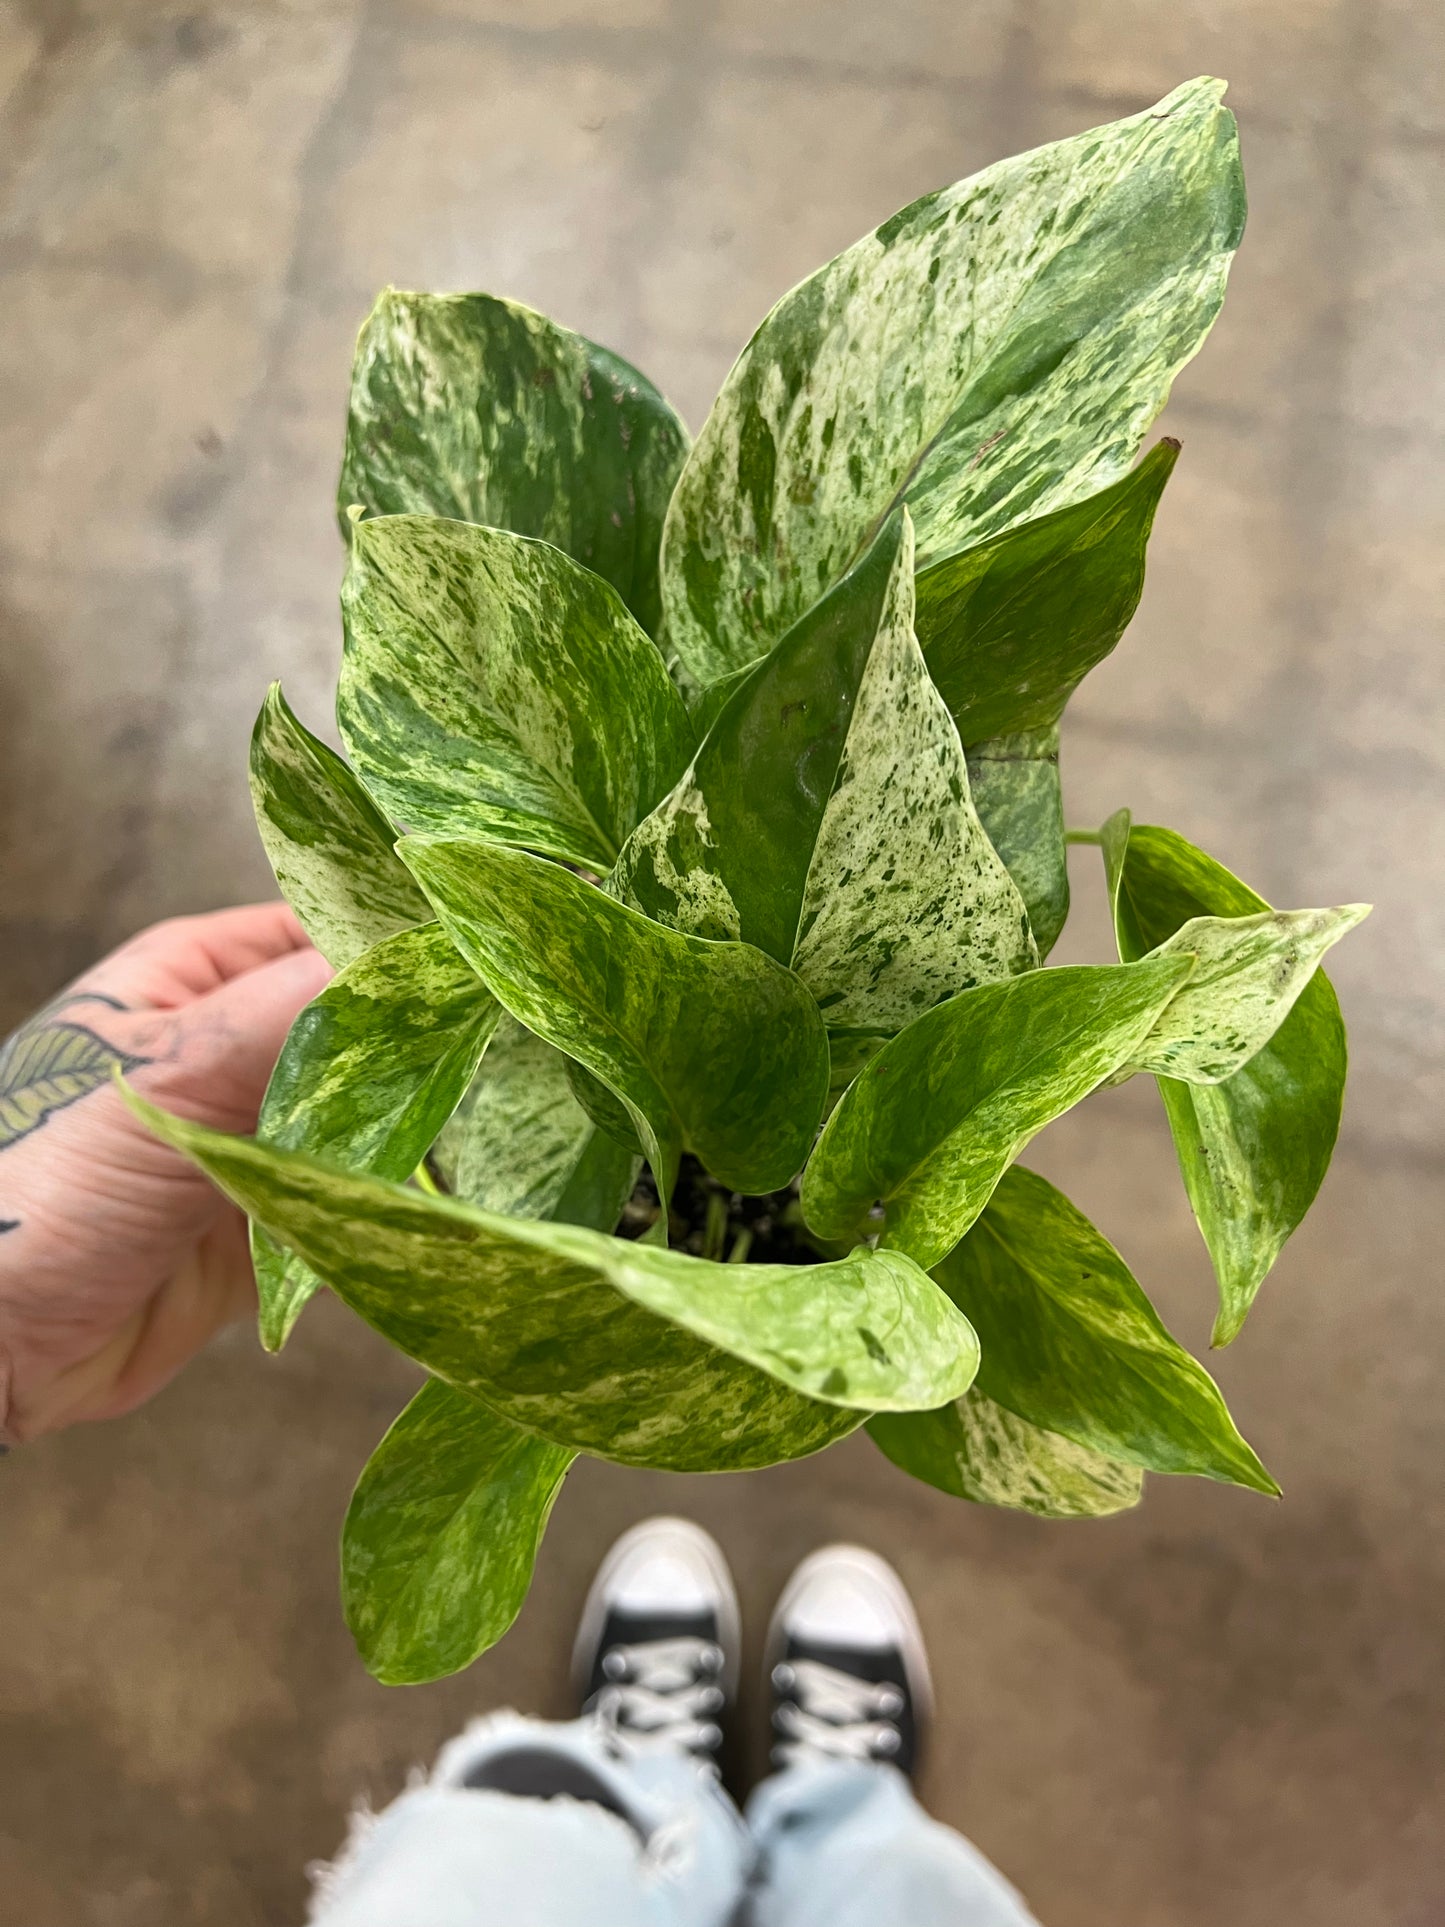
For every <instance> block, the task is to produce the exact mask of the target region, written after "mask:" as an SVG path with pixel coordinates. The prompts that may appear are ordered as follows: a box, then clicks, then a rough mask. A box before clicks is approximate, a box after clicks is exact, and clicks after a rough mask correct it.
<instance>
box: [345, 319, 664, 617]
mask: <svg viewBox="0 0 1445 1927" xmlns="http://www.w3.org/2000/svg"><path fill="white" fill-rule="evenodd" d="M687 447H688V434H687V430H686V428H684V427H683V424H682V422H681V421H680V420H679V418H678V416H677V415H676V414H675V413H674V411H673V410H672V408H670V407H669V405H668V404H667V402H666V401H664V400H663V398H662V396H661V395H660V394H658V392H657V390H656V389H655V388H654V387H653V386H652V384H651V382H649V381H648V380H647V379H646V377H645V376H643V375H640V374H639V373H638V372H637V370H636V369H635V368H633V367H630V366H629V365H628V363H627V362H625V361H623V360H622V359H621V358H620V357H619V356H617V355H614V354H611V353H609V352H608V350H607V349H606V348H599V347H598V346H597V345H596V343H595V342H591V341H588V340H587V339H586V338H585V337H584V336H582V335H578V334H573V332H572V331H571V329H570V328H563V327H559V325H558V324H557V323H556V322H555V321H549V320H548V319H547V317H546V316H545V315H541V314H537V313H536V312H535V311H534V310H533V309H531V308H525V307H523V306H522V304H521V303H520V302H517V301H501V300H498V299H497V297H496V296H494V295H489V294H413V293H408V292H404V291H402V290H400V289H397V288H388V289H387V290H386V291H385V293H384V294H382V295H381V296H380V297H379V298H378V300H377V303H376V306H375V307H374V308H373V309H372V311H371V314H370V315H369V316H368V317H367V320H366V324H365V326H364V327H363V328H362V330H361V337H360V339H359V341H358V342H357V344H356V361H355V364H354V366H353V369H352V375H351V412H350V417H349V419H348V422H347V429H346V455H345V458H344V460H343V462H342V467H341V485H340V489H339V492H338V495H337V507H338V510H339V513H340V517H341V525H342V533H343V534H344V535H346V536H347V537H348V538H349V536H350V534H351V524H350V519H349V516H348V510H349V509H350V508H351V507H352V506H353V505H356V504H359V505H360V506H361V507H362V508H364V509H365V510H366V511H367V512H368V513H369V514H373V515H406V514H413V513H415V514H422V515H444V516H449V517H452V518H454V519H456V520H458V521H462V522H483V523H486V524H487V525H488V526H489V527H491V528H498V529H511V530H513V531H514V532H515V533H516V534H518V535H535V536H540V537H541V538H542V539H543V540H544V541H547V542H550V543H552V544H553V546H554V547H556V548H559V549H564V550H565V551H566V552H567V554H568V555H570V556H573V557H575V558H576V560H577V561H578V562H581V563H583V564H584V565H585V566H586V567H587V568H589V569H591V570H592V572H593V573H594V574H595V575H600V576H602V577H603V578H604V579H605V580H606V581H608V582H610V583H611V584H612V586H613V588H614V589H616V590H617V592H618V594H619V595H620V596H621V597H622V599H623V601H624V602H625V603H626V604H627V606H628V607H629V608H630V609H631V610H632V613H633V614H634V615H635V616H636V617H637V620H638V621H639V622H640V623H641V624H642V626H643V628H644V629H646V630H648V631H649V632H655V630H656V628H657V621H658V615H659V613H660V606H659V591H658V578H657V562H658V548H659V545H660V543H661V540H662V519H663V515H664V513H665V512H666V509H667V503H668V498H669V497H670V496H671V494H672V489H673V484H674V482H675V481H676V480H677V475H678V471H679V469H680V468H681V467H682V461H683V457H684V455H685V454H686V453H687Z"/></svg>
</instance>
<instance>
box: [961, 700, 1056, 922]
mask: <svg viewBox="0 0 1445 1927" xmlns="http://www.w3.org/2000/svg"><path fill="white" fill-rule="evenodd" d="M968 780H969V786H970V788H971V790H972V793H973V803H974V808H975V809H976V810H977V811H978V815H979V821H980V822H981V823H982V824H983V827H984V829H985V830H986V831H987V832H988V837H989V841H990V842H991V843H992V844H993V847H994V848H995V849H996V850H997V851H998V854H999V856H1000V858H1001V859H1002V861H1003V863H1004V865H1005V867H1006V868H1007V870H1008V873H1009V875H1010V876H1011V877H1012V878H1013V880H1014V884H1015V887H1016V888H1017V890H1018V892H1019V895H1020V896H1021V897H1022V898H1023V900H1024V904H1025V907H1026V908H1027V910H1028V916H1029V927H1030V929H1031V930H1032V931H1033V934H1034V941H1035V942H1036V943H1037V945H1038V953H1039V956H1040V957H1047V956H1048V954H1049V952H1050V951H1051V950H1052V949H1053V947H1054V945H1055V943H1056V942H1057V941H1058V936H1059V932H1060V931H1061V930H1062V929H1063V927H1064V923H1065V920H1066V919H1067V917H1068V914H1069V865H1068V849H1067V846H1066V844H1065V841H1064V804H1063V796H1062V793H1061V791H1060V789H1059V729H1058V724H1057V723H1054V724H1052V725H1050V726H1048V727H1045V728H1042V729H1031V730H1025V731H1023V732H1021V733H1020V734H1018V735H1016V736H994V737H992V738H990V739H989V740H988V741H987V742H983V743H976V744H975V745H974V746H973V748H972V749H970V750H969V751H968Z"/></svg>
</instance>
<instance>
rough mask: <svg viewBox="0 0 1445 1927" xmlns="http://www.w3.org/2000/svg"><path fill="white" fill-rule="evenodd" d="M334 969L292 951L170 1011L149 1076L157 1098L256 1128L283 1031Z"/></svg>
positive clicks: (192, 1113)
mask: <svg viewBox="0 0 1445 1927" xmlns="http://www.w3.org/2000/svg"><path fill="white" fill-rule="evenodd" d="M331 975H332V971H331V966H330V964H328V963H327V961H326V959H325V958H324V957H323V956H322V955H321V953H320V951H318V950H312V949H310V948H307V949H304V950H292V951H289V952H287V954H286V955H284V956H281V957H275V958H273V959H272V960H271V962H270V963H264V964H261V965H259V966H258V967H257V968H256V969H255V970H248V971H246V972H244V973H243V975H241V976H239V977H233V978H232V979H231V980H230V982H229V983H224V984H222V985H220V986H219V988H217V989H216V990H212V991H210V992H208V993H207V994H206V995H205V996H204V997H198V998H197V999H196V1000H195V1002H194V1003H190V1004H186V1005H184V1006H183V1007H182V1008H181V1009H180V1010H177V1011H175V1012H173V1013H172V1014H171V1019H170V1021H171V1025H172V1033H171V1051H170V1052H169V1053H168V1062H167V1063H166V1065H165V1067H164V1070H163V1071H162V1073H161V1075H160V1076H159V1077H158V1078H156V1079H154V1080H147V1082H149V1083H150V1085H151V1089H152V1091H153V1092H154V1094H155V1095H156V1097H157V1099H158V1101H159V1102H161V1103H165V1104H167V1105H170V1106H173V1107H174V1108H175V1110H176V1111H177V1112H178V1113H179V1114H180V1115H182V1116H184V1117H190V1118H194V1119H195V1120H196V1121H197V1122H198V1123H201V1124H209V1125H211V1126H212V1127H213V1128H214V1129H216V1130H221V1131H251V1130H254V1129H255V1125H256V1115H257V1112H258V1111H259V1110H260V1108H261V1099H262V1097H263V1096H264V1095H265V1091H266V1084H267V1081H268V1079H269V1078H270V1075H271V1072H272V1070H273V1069H274V1068H275V1065H276V1059H277V1058H278V1057H279V1056H280V1054H281V1046H282V1045H283V1044H284V1043H285V1041H286V1034H287V1032H288V1031H289V1030H290V1028H291V1026H292V1024H293V1023H294V1022H295V1020H296V1018H297V1016H298V1015H299V1014H300V1012H301V1011H302V1010H304V1009H305V1007H306V1005H307V1004H309V1003H310V1001H311V999H312V998H313V997H315V996H316V995H317V993H318V992H319V991H321V990H323V989H324V988H325V987H326V985H327V983H328V982H329V981H330V979H331ZM157 1069H158V1070H159V1069H160V1067H159V1066H157ZM162 1084H163V1085H164V1091H163V1092H162V1090H161V1089H160V1088H158V1087H159V1086H160V1085H162Z"/></svg>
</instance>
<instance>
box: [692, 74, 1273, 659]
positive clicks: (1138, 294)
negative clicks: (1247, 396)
mask: <svg viewBox="0 0 1445 1927" xmlns="http://www.w3.org/2000/svg"><path fill="white" fill-rule="evenodd" d="M1223 91H1224V90H1223V85H1222V83H1221V82H1219V81H1217V80H1196V81H1191V82H1189V83H1188V84H1187V85H1186V86H1183V87H1180V88H1178V89H1177V90H1176V91H1175V92H1174V93H1172V94H1171V95H1170V96H1169V97H1168V98H1167V99H1166V100H1163V101H1161V102H1160V103H1159V104H1158V105H1157V106H1156V107H1152V108H1149V109H1148V110H1147V111H1146V112H1144V113H1142V114H1135V115H1132V116H1131V117H1130V118H1129V119H1127V120H1121V121H1116V122H1115V123H1114V124H1113V125H1112V126H1108V127H1101V128H1096V129H1094V130H1093V131H1092V132H1090V133H1087V134H1081V135H1079V136H1077V137H1075V138H1074V139H1072V140H1066V141H1059V142H1057V143H1055V144H1054V145H1053V146H1051V147H1042V148H1038V149H1036V150H1035V151H1034V152H1033V153H1031V154H1022V155H1019V156H1018V157H1016V158H1014V159H1012V160H1006V161H1002V162H1000V163H999V164H998V165H997V166H996V167H990V168H988V169H986V170H985V171H984V172H983V173H982V174H978V175H975V176H974V177H973V178H972V179H970V180H966V181H961V182H959V183H958V184H957V185H956V186H953V187H948V188H944V189H942V190H941V191H940V192H938V193H936V194H929V195H926V196H925V197H924V198H923V199H922V200H920V201H915V202H914V203H913V205H912V206H911V207H907V208H905V209H904V210H903V211H902V212H901V213H900V214H896V215H895V216H894V217H893V218H892V219H891V220H889V221H885V222H884V224H883V226H882V227H880V228H879V229H878V230H877V232H876V233H874V234H870V235H867V236H865V237H864V239H862V240H861V241H859V242H858V243H857V244H856V245H855V246H853V247H851V248H849V249H848V251H847V252H846V253H845V254H841V255H839V256H838V258H837V259H836V260H835V261H832V262H830V263H829V265H828V266H826V267H824V268H821V269H819V271H818V272H817V273H816V274H814V275H812V276H810V277H809V279H808V280H806V281H804V282H803V283H802V284H801V285H800V286H798V287H797V288H795V289H793V291H792V293H791V294H788V295H785V296H784V297H783V299H782V300H781V301H780V302H779V303H778V305H777V306H776V307H775V308H774V309H773V311H772V313H771V314H770V315H769V316H768V317H767V319H766V320H765V321H764V322H763V324H762V326H761V327H760V328H759V329H758V331H757V333H756V334H755V335H754V336H753V338H752V340H751V341H750V342H749V344H748V346H747V348H746V349H745V350H744V351H743V354H742V356H741V357H740V358H739V360H738V362H737V365H736V366H735V367H734V369H733V371H732V373H731V374H730V375H729V377H728V379H727V381H726V383H725V384H724V387H723V390H722V393H721V395H720V396H719V397H718V399H717V401H716V402H715V403H714V405H713V410H712V413H711V414H710V415H709V417H708V420H707V423H706V425H705V426H704V428H703V430H702V433H701V434H700V435H699V437H698V440H697V444H696V446H695V447H694V449H693V451H692V453H691V455H690V456H689V457H688V460H687V463H686V465H685V466H684V468H683V471H682V475H681V477H680V479H679V481H678V484H677V490H676V492H675V494H674V496H673V498H672V502H671V505H670V507H669V509H668V514H667V523H666V526H665V529H664V532H663V545H662V592H663V604H664V610H665V622H664V635H665V640H666V643H667V646H668V647H669V648H670V649H671V650H673V651H675V653H676V654H677V655H678V656H680V657H681V659H682V661H683V663H684V664H685V665H686V666H687V669H688V670H689V672H690V673H691V675H692V676H693V678H694V679H695V680H696V681H697V682H699V683H706V682H710V681H711V680H712V679H713V678H714V677H716V676H719V675H722V674H725V673H726V672H727V671H728V670H730V669H735V668H738V667H740V666H741V665H742V664H743V663H746V662H749V661H751V660H752V659H753V658H754V657H755V656H757V655H759V654H761V653H762V652H763V651H764V650H766V649H767V648H768V647H769V646H770V645H771V644H772V643H773V642H775V641H776V640H777V639H778V637H780V636H781V635H782V634H783V633H784V631H785V630H786V629H788V628H789V626H790V625H791V624H792V623H794V622H796V621H797V619H798V618H799V616H801V615H802V614H803V613H804V612H805V610H807V609H809V608H810V607H811V606H812V604H813V603H814V602H816V601H817V599H818V597H819V596H820V595H822V594H823V593H824V592H825V591H826V590H827V589H829V588H830V587H831V586H832V585H833V583H835V582H836V581H837V580H838V579H839V577H840V576H842V575H843V574H844V572H845V571H846V570H847V569H848V568H849V567H850V566H851V565H852V563H853V562H854V561H855V560H856V559H857V557H858V556H860V555H861V554H862V553H863V552H864V550H865V549H866V548H867V546H868V543H869V542H870V541H871V540H872V537H873V535H874V533H875V531H876V530H877V529H878V528H880V527H881V526H882V524H883V523H884V521H885V520H886V518H887V517H888V515H889V514H890V513H891V512H892V510H893V509H894V507H895V506H896V505H897V504H898V503H899V502H907V504H908V506H909V507H910V509H911V510H912V512H913V519H914V521H915V523H916V524H917V528H918V561H919V567H920V568H924V569H926V568H929V567H931V566H932V565H933V564H935V563H936V562H938V561H940V560H941V559H942V558H943V557H945V556H950V555H954V554H956V553H957V552H958V551H959V550H960V549H963V548H966V547H969V546H971V545H974V544H976V543H979V542H982V541H985V540H987V539H988V538H989V537H991V536H994V535H997V534H1000V533H1001V532H1002V531H1003V530H1005V529H1008V528H1012V527H1013V526H1014V525H1015V524H1016V523H1019V522H1021V521H1024V520H1027V519H1029V518H1036V517H1039V516H1043V515H1047V514H1049V513H1051V512H1052V511H1053V510H1055V509H1058V508H1062V507H1063V506H1064V505H1065V504H1067V503H1070V502H1076V501H1079V500H1081V499H1082V498H1083V497H1085V496H1088V495H1091V494H1094V493H1096V492H1097V491H1098V490H1099V489H1101V488H1103V487H1104V486H1106V485H1107V484H1108V483H1110V482H1113V481H1115V480H1117V479H1118V478H1119V477H1120V476H1121V475H1123V474H1124V473H1125V472H1126V471H1127V470H1128V468H1129V465H1130V463H1131V462H1132V461H1133V459H1134V456H1135V454H1136V453H1137V451H1138V449H1139V445H1140V443H1141V441H1142V440H1143V437H1144V434H1145V432H1146V431H1147V429H1148V427H1149V424H1150V422H1151V421H1153V419H1154V417H1155V416H1156V415H1157V414H1158V412H1159V410H1160V409H1161V408H1162V407H1163V405H1164V401H1165V399H1166V397H1167V396H1168V393H1169V388H1170V384H1171V382H1172V381H1173V379H1174V376H1175V375H1176V374H1177V372H1178V371H1179V369H1180V368H1181V367H1182V366H1183V365H1184V363H1185V362H1186V361H1188V360H1189V358H1190V357H1191V356H1192V355H1193V354H1194V353H1195V352H1196V351H1197V349H1198V348H1199V346H1200V343H1201V342H1202V341H1203V339H1204V336H1205V334H1206V333H1207V332H1208V329H1209V326H1210V324H1211V322H1212V321H1213V319H1214V317H1215V314H1216V313H1217V312H1218V309H1219V305H1220V302H1221V301H1222V299H1223V295H1224V281H1225V276H1226V273H1227V271H1228V267H1229V260H1230V257H1231V255H1232V253H1233V251H1234V249H1235V248H1236V247H1237V245H1238V243H1239V238H1240V235H1241V233H1242V231H1243V226H1244V184H1243V179H1242V177H1241V174H1240V170H1239V153H1238V143H1237V140H1236V136H1235V129H1234V120H1233V116H1232V115H1230V114H1229V113H1227V112H1226V111H1225V110H1224V109H1223V108H1222V107H1221V106H1220V104H1219V103H1220V95H1221V94H1222V93H1223Z"/></svg>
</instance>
